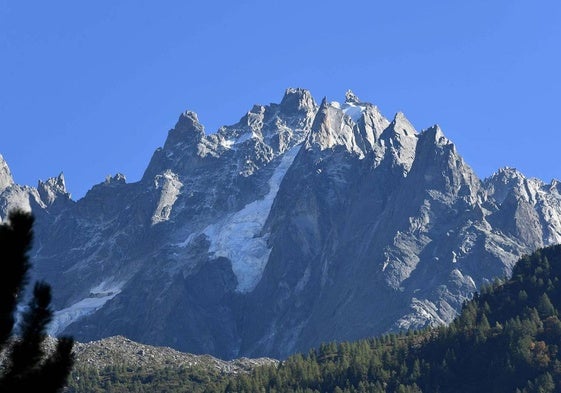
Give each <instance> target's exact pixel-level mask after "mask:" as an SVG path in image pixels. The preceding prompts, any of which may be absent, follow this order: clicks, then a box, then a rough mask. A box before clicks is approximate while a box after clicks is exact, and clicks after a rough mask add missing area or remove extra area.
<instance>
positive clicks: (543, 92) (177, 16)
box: [0, 0, 561, 199]
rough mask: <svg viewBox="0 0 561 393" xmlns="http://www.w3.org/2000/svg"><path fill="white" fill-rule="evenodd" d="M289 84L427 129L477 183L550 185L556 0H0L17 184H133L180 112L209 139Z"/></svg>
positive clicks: (559, 51) (0, 108) (2, 69)
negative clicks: (519, 178) (449, 146)
mask: <svg viewBox="0 0 561 393" xmlns="http://www.w3.org/2000/svg"><path fill="white" fill-rule="evenodd" d="M287 87H303V88H307V89H309V90H310V91H311V92H312V94H313V95H314V97H315V98H316V100H317V101H320V100H321V99H322V97H323V96H327V98H328V99H329V100H337V101H340V100H342V99H343V97H344V93H345V91H346V90H347V89H349V88H350V89H352V90H353V91H354V92H355V94H357V95H358V96H359V97H360V98H361V99H362V100H363V101H369V102H372V103H374V104H376V105H378V107H379V108H380V110H381V111H382V113H383V114H385V115H386V117H390V118H391V117H392V116H393V115H394V113H395V112H397V111H403V112H404V113H405V114H406V116H407V117H408V118H409V119H410V120H411V122H412V123H413V124H414V125H415V127H416V128H417V129H419V130H422V129H424V128H427V127H429V126H431V125H432V124H435V123H438V124H439V125H440V126H441V127H442V128H443V130H444V133H445V134H446V135H447V136H448V137H449V138H450V139H451V140H452V141H454V142H455V144H456V146H457V148H458V150H459V152H460V154H462V155H463V156H464V159H465V160H466V161H467V162H468V164H470V165H471V166H472V167H473V168H474V169H475V171H476V173H477V174H478V175H479V176H480V177H482V178H484V177H487V176H489V175H491V174H492V173H493V172H494V171H495V170H497V169H498V168H499V167H502V166H512V167H516V168H518V169H519V170H521V171H522V172H523V173H525V174H526V175H527V176H533V177H539V178H541V179H543V180H544V181H546V182H549V181H550V180H551V179H552V178H557V179H561V165H560V156H561V155H560V154H559V152H560V150H561V136H560V135H561V127H560V125H559V121H558V116H559V114H560V113H561V110H560V107H561V100H560V99H559V95H560V93H561V1H559V0H543V1H542V0H536V1H532V2H530V1H527V0H525V1H521V0H493V1H489V0H485V1H482V0H472V1H461V2H460V1H444V0H441V1H436V0H434V1H430V0H428V1H418V0H408V1H404V0H401V1H400V0H397V1H383V2H382V1H373V0H369V1H367V0H364V1H362V0H357V1H354V2H343V1H331V0H322V1H313V0H312V1H302V0H300V1H293V0H285V1H263V0H259V1H257V0H256V1H244V0H238V1H205V2H202V1H200V2H199V1H197V2H194V1H187V0H184V1H179V0H176V1H172V0H169V1H166V0H163V1H157V2H156V1H142V0H122V1H118V0H115V1H109V0H106V1H103V0H102V1H76V0H72V1H70V0H61V1H26V0H21V1H19V0H18V1H14V0H0V154H2V155H3V156H4V158H5V159H6V161H7V162H8V165H9V166H10V168H11V170H12V174H13V176H14V178H15V180H16V182H18V183H20V184H27V185H32V186H35V185H36V184H37V180H39V179H43V180H44V179H47V178H49V177H52V176H56V175H58V174H59V173H60V172H63V173H64V175H65V178H66V183H67V187H68V189H69V191H70V192H71V193H72V195H73V198H74V199H79V198H80V197H82V196H83V195H84V194H85V192H86V191H87V190H88V189H90V188H91V187H92V186H93V185H94V184H97V183H100V182H102V181H103V180H104V179H105V177H106V176H107V175H109V174H111V175H113V174H115V173H117V172H121V173H124V174H125V176H126V177H127V180H128V181H129V182H134V181H137V180H138V179H139V178H140V177H141V175H142V173H143V171H144V169H145V168H146V166H147V164H148V161H149V159H150V157H151V155H152V153H153V151H154V150H155V149H156V148H157V147H159V146H162V145H163V143H164V141H165V138H166V135H167V131H168V130H169V129H170V128H171V127H173V125H174V124H175V122H176V120H177V118H178V116H179V114H180V113H181V112H182V111H184V110H185V109H191V110H194V111H196V112H197V113H198V114H199V119H200V120H201V122H202V123H203V124H204V125H205V126H206V130H207V132H209V133H211V132H215V131H216V129H217V128H218V127H219V126H220V125H223V124H233V123H235V122H237V121H238V120H239V119H240V117H241V116H243V114H244V113H245V112H246V111H247V110H249V109H250V108H251V107H252V105H253V104H256V103H259V104H268V103H271V102H279V101H280V99H281V98H282V95H283V93H284V90H285V89H286V88H287Z"/></svg>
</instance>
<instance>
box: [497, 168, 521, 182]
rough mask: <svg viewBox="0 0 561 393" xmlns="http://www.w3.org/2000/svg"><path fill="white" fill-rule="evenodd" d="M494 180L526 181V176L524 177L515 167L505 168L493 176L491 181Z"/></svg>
mask: <svg viewBox="0 0 561 393" xmlns="http://www.w3.org/2000/svg"><path fill="white" fill-rule="evenodd" d="M492 179H497V180H498V179H504V180H514V179H517V180H524V179H526V176H524V174H523V173H522V172H520V171H519V170H518V169H516V168H514V167H510V166H504V167H502V168H499V169H498V170H497V171H495V173H493V174H492V175H491V177H490V180H492Z"/></svg>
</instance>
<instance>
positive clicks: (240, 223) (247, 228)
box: [187, 145, 300, 293]
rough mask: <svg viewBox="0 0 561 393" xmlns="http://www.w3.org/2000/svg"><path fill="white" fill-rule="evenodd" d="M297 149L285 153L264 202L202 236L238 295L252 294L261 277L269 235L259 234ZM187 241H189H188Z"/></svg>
mask: <svg viewBox="0 0 561 393" xmlns="http://www.w3.org/2000/svg"><path fill="white" fill-rule="evenodd" d="M299 148H300V145H298V146H295V147H293V148H292V149H290V150H288V151H287V152H286V153H285V154H284V156H283V158H282V160H281V162H280V164H279V165H278V166H277V167H276V168H275V171H274V173H273V175H272V176H271V178H270V179H269V192H268V193H267V195H265V197H263V199H260V200H257V201H253V202H251V203H249V204H247V205H246V206H245V207H244V208H243V209H242V210H240V211H238V212H236V213H234V214H232V215H230V216H229V217H227V218H226V219H224V220H223V221H220V222H218V223H216V224H211V225H209V226H208V227H206V228H205V229H204V231H203V233H204V234H205V235H206V236H207V237H208V239H209V241H210V247H209V252H210V253H211V254H212V255H214V257H224V258H228V259H229V260H230V261H231V263H232V270H233V272H234V274H235V275H236V277H237V279H238V287H237V291H238V292H242V293H245V292H250V291H252V290H253V289H254V288H255V286H256V285H257V283H258V282H259V280H260V279H261V275H262V274H263V270H264V269H265V266H266V264H267V261H268V259H269V254H270V252H271V250H270V249H269V248H268V247H267V238H268V235H263V234H261V231H262V229H263V225H264V224H265V220H266V219H267V217H268V215H269V211H270V210H271V206H272V205H273V201H274V200H275V197H276V195H277V192H278V191H279V187H280V183H281V181H282V179H283V178H284V175H285V174H286V171H287V170H288V168H289V167H290V165H292V162H293V161H294V158H295V157H296V154H297V153H298V150H299ZM187 240H189V239H187Z"/></svg>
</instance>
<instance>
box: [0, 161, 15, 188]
mask: <svg viewBox="0 0 561 393" xmlns="http://www.w3.org/2000/svg"><path fill="white" fill-rule="evenodd" d="M12 184H14V179H13V178H12V174H11V172H10V168H9V167H8V164H7V163H6V161H5V160H4V157H2V155H1V154H0V191H2V190H4V189H6V188H8V187H9V186H11V185H12Z"/></svg>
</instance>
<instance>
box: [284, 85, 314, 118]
mask: <svg viewBox="0 0 561 393" xmlns="http://www.w3.org/2000/svg"><path fill="white" fill-rule="evenodd" d="M315 108H317V104H316V102H315V100H314V98H313V97H312V94H311V93H310V91H309V90H306V89H302V88H293V87H289V88H288V89H286V91H285V92H284V97H283V98H282V101H281V103H280V109H281V111H283V112H307V111H310V110H315Z"/></svg>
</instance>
